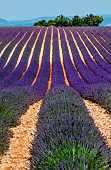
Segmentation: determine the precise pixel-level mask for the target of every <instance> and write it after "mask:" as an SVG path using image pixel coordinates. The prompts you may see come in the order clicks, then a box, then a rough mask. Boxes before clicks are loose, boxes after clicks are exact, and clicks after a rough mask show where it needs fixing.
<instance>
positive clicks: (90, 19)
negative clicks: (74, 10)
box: [34, 14, 103, 27]
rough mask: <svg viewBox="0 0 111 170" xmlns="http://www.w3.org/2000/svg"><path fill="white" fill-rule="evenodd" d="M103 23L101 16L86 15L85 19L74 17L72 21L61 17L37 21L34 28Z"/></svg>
mask: <svg viewBox="0 0 111 170" xmlns="http://www.w3.org/2000/svg"><path fill="white" fill-rule="evenodd" d="M102 21H103V17H102V16H95V15H93V14H89V15H86V17H83V18H80V17H79V16H78V15H75V16H74V17H73V18H72V20H70V19H69V18H67V17H64V16H63V15H59V16H57V17H56V18H55V19H54V20H49V21H48V22H46V21H45V20H41V21H38V22H36V23H35V24H34V26H56V27H58V26H61V27H62V26H65V27H67V26H98V25H99V24H100V23H101V22H102Z"/></svg>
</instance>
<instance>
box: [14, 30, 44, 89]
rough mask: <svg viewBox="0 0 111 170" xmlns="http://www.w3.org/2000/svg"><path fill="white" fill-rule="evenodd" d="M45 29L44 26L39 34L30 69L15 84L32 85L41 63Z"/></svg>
mask: <svg viewBox="0 0 111 170" xmlns="http://www.w3.org/2000/svg"><path fill="white" fill-rule="evenodd" d="M45 30H46V28H43V29H42V31H41V33H40V35H39V38H38V41H37V43H36V46H35V49H34V53H33V56H32V60H31V63H30V65H29V68H28V70H27V71H26V72H25V74H24V75H23V77H21V79H20V80H19V81H18V82H16V83H15V84H14V86H16V85H17V86H30V85H31V84H32V82H33V80H34V78H35V77H36V73H37V70H38V64H39V55H40V50H41V46H42V42H43V37H44V33H45Z"/></svg>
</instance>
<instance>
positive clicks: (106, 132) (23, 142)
mask: <svg viewBox="0 0 111 170" xmlns="http://www.w3.org/2000/svg"><path fill="white" fill-rule="evenodd" d="M84 102H85V104H86V106H87V108H88V110H89V114H90V116H91V117H92V118H93V120H94V122H95V125H96V126H97V127H98V128H99V130H100V132H101V134H102V135H103V136H104V137H105V139H106V143H107V144H108V146H109V147H111V115H110V114H109V113H107V111H106V110H105V109H103V108H101V107H100V106H99V105H97V104H95V103H93V102H91V101H88V100H84ZM41 103H42V100H40V101H39V102H37V103H35V104H33V105H32V106H30V107H29V109H28V110H27V112H26V113H25V114H24V115H22V116H21V118H20V120H21V124H20V125H19V126H17V127H14V128H11V130H12V132H13V138H11V139H10V146H9V150H8V151H7V152H6V154H5V155H4V156H3V157H2V158H1V162H2V163H1V165H0V170H30V168H29V167H30V161H29V159H30V157H31V155H30V148H31V142H32V141H33V140H34V133H35V131H36V123H37V119H38V116H37V113H38V112H39V111H40V106H41Z"/></svg>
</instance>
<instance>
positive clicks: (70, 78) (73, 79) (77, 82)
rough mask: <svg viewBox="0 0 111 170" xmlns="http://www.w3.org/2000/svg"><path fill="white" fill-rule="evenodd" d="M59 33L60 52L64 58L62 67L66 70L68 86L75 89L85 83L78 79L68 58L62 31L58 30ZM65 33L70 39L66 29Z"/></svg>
mask: <svg viewBox="0 0 111 170" xmlns="http://www.w3.org/2000/svg"><path fill="white" fill-rule="evenodd" d="M64 29H65V28H64ZM59 31H60V35H61V45H62V51H63V57H64V67H65V70H66V74H67V78H68V81H69V83H70V86H71V87H73V88H76V86H78V85H81V84H85V82H84V80H83V79H81V78H80V76H79V74H78V72H77V70H76V68H75V67H74V66H73V64H72V61H71V59H70V56H69V51H68V47H67V44H66V40H65V35H64V32H63V29H62V28H59ZM65 31H66V34H67V36H68V37H70V34H69V32H68V31H67V29H65Z"/></svg>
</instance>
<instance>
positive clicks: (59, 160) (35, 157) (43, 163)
mask: <svg viewBox="0 0 111 170" xmlns="http://www.w3.org/2000/svg"><path fill="white" fill-rule="evenodd" d="M38 117H39V119H38V122H37V125H36V128H37V134H36V135H35V140H34V141H33V148H32V149H31V155H32V158H31V163H32V164H31V167H30V169H33V170H40V169H47V170H60V169H61V170H66V169H67V170H69V169H71V170H74V169H76V170H79V169H89V170H92V169H95V170H96V169H104V170H106V169H109V167H110V160H111V149H108V147H107V146H106V145H105V142H104V138H103V137H102V136H101V134H100V132H99V130H98V129H97V128H96V127H95V125H94V121H93V120H92V118H91V117H90V116H89V113H88V111H87V108H86V107H85V104H84V103H83V101H82V99H81V97H80V96H79V94H78V93H77V92H76V91H74V90H73V89H72V88H69V87H59V88H54V89H52V90H51V91H50V93H49V94H48V95H47V96H46V97H45V98H44V100H43V103H42V106H41V110H40V112H39V115H38Z"/></svg>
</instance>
